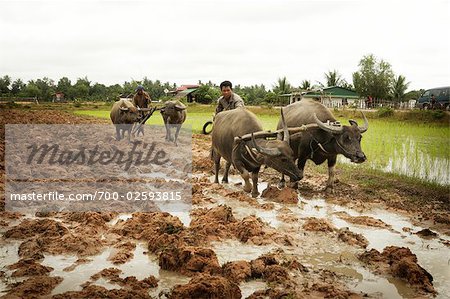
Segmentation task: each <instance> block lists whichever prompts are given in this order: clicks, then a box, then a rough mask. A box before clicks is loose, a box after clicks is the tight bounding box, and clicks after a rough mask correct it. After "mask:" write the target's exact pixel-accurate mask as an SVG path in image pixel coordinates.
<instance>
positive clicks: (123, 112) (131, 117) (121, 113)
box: [109, 100, 140, 142]
mask: <svg viewBox="0 0 450 299" xmlns="http://www.w3.org/2000/svg"><path fill="white" fill-rule="evenodd" d="M109 116H110V117H111V121H112V123H113V124H114V125H115V126H116V135H117V136H116V140H120V139H122V138H124V135H125V131H128V142H129V141H130V136H131V129H132V128H133V124H134V123H135V122H137V121H139V119H140V113H139V110H138V108H136V107H135V106H134V105H133V103H132V102H130V101H128V100H120V101H117V102H115V103H114V104H113V106H112V108H111V112H110V114H109ZM121 131H122V132H121ZM121 133H122V134H121Z"/></svg>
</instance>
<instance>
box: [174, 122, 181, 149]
mask: <svg viewBox="0 0 450 299" xmlns="http://www.w3.org/2000/svg"><path fill="white" fill-rule="evenodd" d="M180 129H181V125H177V131H176V132H175V145H176V146H178V143H177V139H178V134H179V133H180Z"/></svg>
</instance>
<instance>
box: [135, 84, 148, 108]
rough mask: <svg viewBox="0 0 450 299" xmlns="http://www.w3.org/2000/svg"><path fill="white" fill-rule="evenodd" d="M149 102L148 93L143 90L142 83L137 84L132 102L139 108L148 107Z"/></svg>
mask: <svg viewBox="0 0 450 299" xmlns="http://www.w3.org/2000/svg"><path fill="white" fill-rule="evenodd" d="M150 103H151V98H150V95H149V94H148V93H147V92H145V90H144V87H143V86H142V85H138V87H136V93H135V94H134V97H133V104H134V106H136V107H139V108H148V106H149V104H150Z"/></svg>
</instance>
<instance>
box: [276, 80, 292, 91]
mask: <svg viewBox="0 0 450 299" xmlns="http://www.w3.org/2000/svg"><path fill="white" fill-rule="evenodd" d="M291 89H292V86H291V84H290V83H289V82H288V80H287V79H286V77H283V78H278V82H277V84H276V85H274V87H273V92H275V93H276V94H278V95H280V94H287V93H290V92H291Z"/></svg>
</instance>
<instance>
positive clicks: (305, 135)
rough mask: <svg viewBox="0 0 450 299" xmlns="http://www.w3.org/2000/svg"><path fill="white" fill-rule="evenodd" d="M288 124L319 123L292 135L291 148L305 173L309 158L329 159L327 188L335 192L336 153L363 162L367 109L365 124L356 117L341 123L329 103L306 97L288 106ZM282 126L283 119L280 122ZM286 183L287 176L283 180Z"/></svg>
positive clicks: (279, 126) (320, 161)
mask: <svg viewBox="0 0 450 299" xmlns="http://www.w3.org/2000/svg"><path fill="white" fill-rule="evenodd" d="M284 111H285V117H286V124H287V126H288V127H298V126H301V125H305V124H311V123H315V124H317V125H318V127H316V128H310V129H308V130H307V131H305V132H301V133H298V134H295V135H292V136H291V142H290V144H291V148H292V150H293V151H294V155H295V157H296V158H297V159H298V160H297V166H298V168H299V169H300V172H301V178H302V177H303V170H304V168H305V164H306V161H307V160H308V159H310V160H312V161H313V162H314V163H315V164H316V165H319V164H322V163H323V162H325V160H327V161H328V182H327V185H326V188H325V190H326V191H327V192H332V191H333V187H334V166H335V165H336V157H337V155H338V154H342V155H344V156H345V157H347V158H349V159H350V160H351V161H352V162H354V163H362V162H364V161H365V160H366V156H365V154H364V152H363V151H362V149H361V137H362V136H361V134H362V133H364V132H365V131H367V129H368V125H369V124H368V122H367V119H366V117H365V116H364V113H363V114H362V116H363V118H364V126H363V127H359V126H358V124H357V123H356V121H354V120H349V122H350V126H341V125H340V124H338V123H336V119H335V118H334V116H333V114H332V113H331V112H330V110H328V108H327V107H325V106H324V105H322V104H321V103H320V102H317V101H315V100H310V99H302V100H301V101H299V102H296V103H293V104H290V105H288V106H286V107H285V108H284ZM277 127H278V128H281V127H282V120H280V121H279V122H278V126H277ZM280 186H284V176H283V177H282V179H281V181H280Z"/></svg>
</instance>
